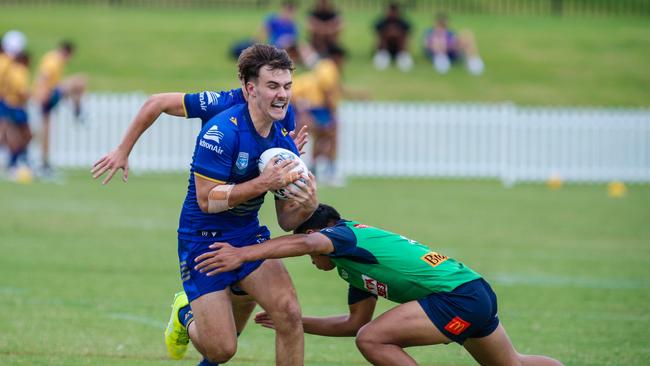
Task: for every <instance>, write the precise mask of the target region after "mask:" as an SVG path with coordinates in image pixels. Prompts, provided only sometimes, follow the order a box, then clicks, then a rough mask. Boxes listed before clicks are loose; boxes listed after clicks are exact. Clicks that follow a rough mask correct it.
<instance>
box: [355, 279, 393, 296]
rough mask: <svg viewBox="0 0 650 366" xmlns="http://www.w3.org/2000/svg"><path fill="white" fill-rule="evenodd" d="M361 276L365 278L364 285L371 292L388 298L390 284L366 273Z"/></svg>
mask: <svg viewBox="0 0 650 366" xmlns="http://www.w3.org/2000/svg"><path fill="white" fill-rule="evenodd" d="M361 278H362V279H363V286H364V287H365V289H366V290H368V291H369V292H370V293H373V294H375V295H377V296H381V297H385V298H388V285H386V284H385V283H383V282H379V281H377V280H375V279H374V278H372V277H368V276H366V275H364V274H362V275H361Z"/></svg>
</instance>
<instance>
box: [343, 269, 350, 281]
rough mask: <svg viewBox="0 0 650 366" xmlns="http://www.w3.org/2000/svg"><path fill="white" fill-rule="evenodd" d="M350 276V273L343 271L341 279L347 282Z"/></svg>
mask: <svg viewBox="0 0 650 366" xmlns="http://www.w3.org/2000/svg"><path fill="white" fill-rule="evenodd" d="M348 277H350V275H349V274H348V271H346V270H344V269H341V278H342V279H344V280H347V279H348Z"/></svg>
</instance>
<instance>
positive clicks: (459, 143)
mask: <svg viewBox="0 0 650 366" xmlns="http://www.w3.org/2000/svg"><path fill="white" fill-rule="evenodd" d="M145 98H146V97H145V95H143V94H91V95H89V96H87V97H86V100H85V101H84V105H85V111H86V113H87V121H86V122H85V123H84V124H78V123H76V122H75V120H74V118H73V115H72V111H71V108H69V106H68V105H67V104H65V103H64V104H63V107H62V108H60V109H59V110H58V111H57V112H56V113H55V115H54V117H53V119H54V124H53V132H52V134H51V142H50V144H51V149H52V151H51V160H52V162H53V163H54V164H55V165H57V166H59V167H68V168H88V167H89V166H90V165H91V164H92V163H93V162H94V161H95V160H96V159H97V158H99V157H100V156H101V155H103V154H105V153H106V152H108V151H109V150H111V149H113V148H114V147H115V146H116V145H117V144H118V143H119V141H120V140H121V138H122V135H123V134H124V132H125V130H126V127H127V126H128V125H129V123H130V122H131V120H132V119H133V117H134V116H135V113H136V112H137V111H138V109H139V108H140V106H141V105H142V103H143V102H144V100H145ZM339 120H340V133H339V168H340V170H341V172H342V173H343V174H344V175H345V176H349V177H350V176H375V177H397V176H412V177H455V178H497V179H501V180H503V181H504V182H506V183H512V182H517V181H545V180H547V179H548V178H549V177H551V176H553V175H557V176H560V177H562V178H563V179H564V180H567V181H576V182H603V181H610V180H614V179H619V180H624V181H628V182H645V183H648V182H650V110H648V109H600V108H593V109H588V108H526V107H517V106H515V105H512V104H432V103H382V102H363V103H359V102H355V103H345V104H343V105H342V107H341V111H340V116H339ZM36 128H38V125H36ZM199 130H200V122H199V121H198V120H184V119H181V118H175V117H169V116H161V118H160V119H159V120H158V121H157V122H156V123H155V124H154V125H153V126H152V127H151V128H150V129H149V130H148V131H147V132H146V133H145V134H144V135H143V136H142V138H141V140H140V141H139V142H138V144H137V145H136V147H135V149H134V150H133V152H132V155H131V159H130V166H131V168H132V169H133V170H134V171H186V170H187V169H188V168H189V164H190V161H191V157H192V153H193V149H194V144H195V140H196V136H197V134H198V132H199ZM33 155H36V156H37V155H38V153H37V152H35V154H33Z"/></svg>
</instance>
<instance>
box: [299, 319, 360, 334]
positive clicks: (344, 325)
mask: <svg viewBox="0 0 650 366" xmlns="http://www.w3.org/2000/svg"><path fill="white" fill-rule="evenodd" d="M302 327H303V329H304V330H305V333H309V334H315V335H320V336H326V337H354V336H356V335H357V331H359V328H360V327H357V326H356V324H353V323H352V322H350V316H349V315H336V316H328V317H322V318H321V317H318V318H317V317H307V316H306V317H303V318H302Z"/></svg>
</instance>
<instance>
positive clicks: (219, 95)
mask: <svg viewBox="0 0 650 366" xmlns="http://www.w3.org/2000/svg"><path fill="white" fill-rule="evenodd" d="M244 103H246V98H244V93H243V92H242V90H241V89H232V90H228V91H220V92H214V91H204V92H200V93H192V94H185V96H184V97H183V105H184V107H185V116H186V117H187V118H199V119H201V126H205V123H206V122H207V121H209V120H210V118H212V117H214V116H216V115H217V114H219V113H221V112H223V111H225V110H226V109H228V108H230V107H233V106H235V105H238V104H244ZM294 118H295V117H294V112H293V107H291V105H289V109H287V115H286V116H285V117H284V119H283V120H281V121H279V122H280V123H281V124H282V127H284V128H285V129H287V130H288V131H293V130H295V129H296V123H295V120H294Z"/></svg>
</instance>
